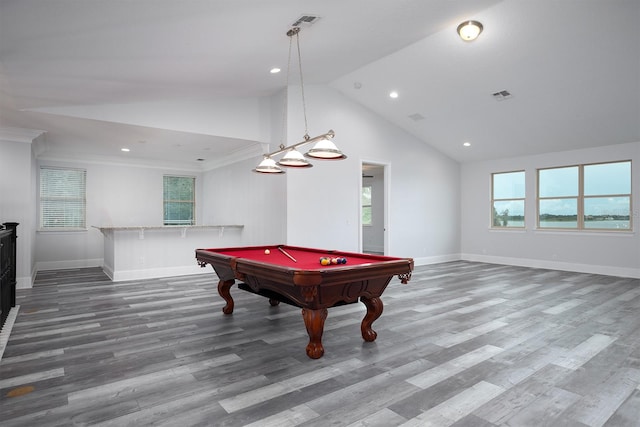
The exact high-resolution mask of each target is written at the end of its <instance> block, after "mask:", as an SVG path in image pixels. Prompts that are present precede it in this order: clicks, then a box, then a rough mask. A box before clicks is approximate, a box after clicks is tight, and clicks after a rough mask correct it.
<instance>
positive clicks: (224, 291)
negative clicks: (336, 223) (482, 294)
mask: <svg viewBox="0 0 640 427" xmlns="http://www.w3.org/2000/svg"><path fill="white" fill-rule="evenodd" d="M322 257H326V258H344V259H345V260H346V264H330V265H321V263H320V258H322ZM196 259H197V261H198V263H199V264H200V266H201V267H205V266H206V265H207V264H210V265H211V266H212V267H213V269H214V270H215V272H216V274H217V276H218V278H219V280H220V281H219V282H218V293H219V294H220V296H221V297H222V298H223V299H224V300H225V301H226V305H225V306H224V308H223V309H222V312H223V313H224V314H231V313H232V312H233V306H234V303H233V298H232V297H231V292H230V289H231V286H233V284H234V283H235V281H236V279H237V280H239V281H240V283H239V284H238V288H239V289H243V290H245V291H248V292H252V293H255V294H258V295H261V296H264V297H266V298H268V299H269V303H270V304H271V305H273V306H275V305H278V304H279V303H280V302H285V303H288V304H291V305H294V306H297V307H300V308H302V318H303V320H304V324H305V326H306V328H307V333H308V334H309V344H307V348H306V350H307V355H308V356H309V357H310V358H312V359H318V358H320V357H322V355H323V354H324V348H323V346H322V333H323V330H324V322H325V319H326V318H327V309H328V308H330V307H335V306H337V305H343V304H351V303H355V302H358V301H361V302H362V303H363V304H364V305H365V306H366V308H367V313H366V314H365V316H364V319H363V320H362V324H361V326H360V330H361V332H362V338H364V340H365V341H374V340H375V339H376V337H377V333H376V332H375V331H374V330H373V329H372V328H371V325H372V323H373V322H374V321H375V320H376V319H377V318H378V317H380V315H381V314H382V300H381V299H380V296H381V295H382V293H383V292H384V290H385V288H386V287H387V285H388V284H389V282H390V281H391V279H392V278H393V276H395V275H397V276H398V278H399V279H400V281H401V282H402V283H407V282H408V281H409V279H410V278H411V272H412V271H413V259H411V258H395V257H388V256H381V255H367V254H360V253H355V252H341V251H335V250H324V249H313V248H305V247H298V246H287V245H274V246H249V247H235V248H214V249H196Z"/></svg>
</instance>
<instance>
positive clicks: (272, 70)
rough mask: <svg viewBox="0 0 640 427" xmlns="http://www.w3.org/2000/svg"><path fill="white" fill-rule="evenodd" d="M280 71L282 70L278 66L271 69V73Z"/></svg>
mask: <svg viewBox="0 0 640 427" xmlns="http://www.w3.org/2000/svg"><path fill="white" fill-rule="evenodd" d="M280 71H281V70H280V68H278V67H273V68H272V69H270V70H269V72H270V73H271V74H278V73H279V72H280Z"/></svg>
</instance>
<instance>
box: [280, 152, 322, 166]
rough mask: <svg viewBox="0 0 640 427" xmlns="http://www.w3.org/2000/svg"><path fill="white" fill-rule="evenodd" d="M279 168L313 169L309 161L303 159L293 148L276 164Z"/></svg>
mask: <svg viewBox="0 0 640 427" xmlns="http://www.w3.org/2000/svg"><path fill="white" fill-rule="evenodd" d="M277 164H278V165H280V166H286V167H290V168H310V167H313V165H312V164H311V163H309V160H307V159H305V158H304V156H303V155H302V153H300V152H299V151H298V150H296V149H295V148H292V149H291V150H289V152H288V153H287V154H285V156H284V157H283V158H282V159H280V161H279V162H278V163H277Z"/></svg>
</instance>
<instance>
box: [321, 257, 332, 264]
mask: <svg viewBox="0 0 640 427" xmlns="http://www.w3.org/2000/svg"><path fill="white" fill-rule="evenodd" d="M330 263H331V261H330V260H329V258H320V264H322V265H329V264H330Z"/></svg>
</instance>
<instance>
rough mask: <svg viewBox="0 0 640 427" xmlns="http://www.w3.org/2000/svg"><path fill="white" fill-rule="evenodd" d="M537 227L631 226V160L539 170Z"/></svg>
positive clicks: (591, 228) (629, 227) (608, 227)
mask: <svg viewBox="0 0 640 427" xmlns="http://www.w3.org/2000/svg"><path fill="white" fill-rule="evenodd" d="M538 227H539V228H564V229H576V230H584V229H588V230H593V229H597V230H630V229H631V162H630V161H624V162H611V163H596V164H588V165H577V166H565V167H559V168H550V169H539V170H538Z"/></svg>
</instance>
